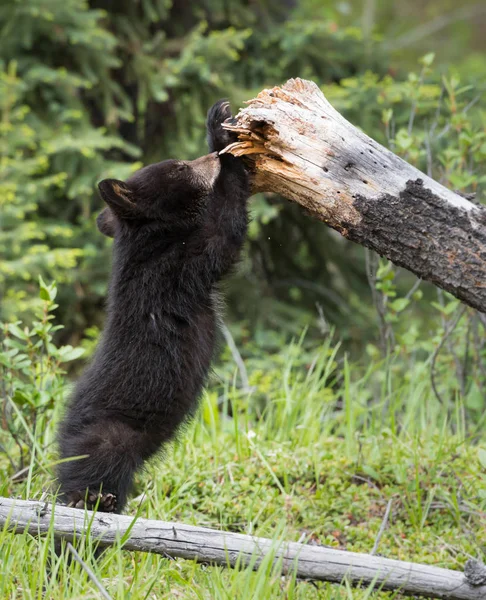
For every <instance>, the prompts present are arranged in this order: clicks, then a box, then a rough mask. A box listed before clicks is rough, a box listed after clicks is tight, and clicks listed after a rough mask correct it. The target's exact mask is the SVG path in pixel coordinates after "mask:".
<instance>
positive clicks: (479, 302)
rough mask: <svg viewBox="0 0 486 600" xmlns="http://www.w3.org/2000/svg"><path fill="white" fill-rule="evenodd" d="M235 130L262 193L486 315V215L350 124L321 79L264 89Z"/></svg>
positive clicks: (234, 149)
mask: <svg viewBox="0 0 486 600" xmlns="http://www.w3.org/2000/svg"><path fill="white" fill-rule="evenodd" d="M225 127H226V128H228V129H230V130H233V131H235V132H236V133H238V134H239V140H240V141H239V142H236V143H234V144H231V145H230V146H228V147H227V148H226V149H225V150H224V152H230V153H232V154H234V155H236V156H245V157H246V159H247V160H248V162H249V164H250V166H251V169H252V171H253V173H254V190H255V191H270V192H275V193H278V194H281V195H282V196H284V197H285V198H288V199H289V200H293V201H295V202H298V203H299V204H301V205H302V206H304V207H305V208H306V209H307V210H308V211H309V212H310V213H311V214H312V215H313V216H315V217H316V218H318V219H320V220H321V221H324V222H325V223H327V225H329V226H330V227H332V228H333V229H335V230H336V231H338V232H339V233H341V234H342V235H343V236H344V237H346V238H347V239H349V240H352V241H354V242H357V243H359V244H362V245H363V246H366V247H368V248H371V249H373V250H375V251H376V252H378V254H380V255H382V256H385V257H386V258H388V259H390V260H391V261H392V262H394V263H395V264H396V265H398V266H401V267H405V268H406V269H408V270H409V271H412V272H413V273H415V274H416V275H417V276H418V277H420V278H421V279H424V280H427V281H431V282H432V283H434V284H436V285H437V286H439V287H441V288H443V289H444V290H446V291H448V292H450V293H451V294H453V295H454V296H456V297H457V298H459V299H460V300H462V301H463V302H464V303H466V304H468V305H470V306H472V307H474V308H476V309H478V310H480V311H483V312H486V210H485V209H484V208H482V207H481V206H477V205H475V204H473V203H472V202H470V201H468V200H467V199H466V198H464V197H462V196H460V195H458V194H456V193H454V192H452V191H450V190H448V189H447V188H445V187H444V186H442V185H441V184H439V183H437V182H436V181H434V180H433V179H431V178H430V177H427V175H425V174H424V173H422V172H421V171H419V170H418V169H416V168H415V167H413V166H412V165H410V164H408V163H407V162H405V161H404V160H402V159H401V158H399V157H398V156H396V155H395V154H393V153H392V152H390V151H389V150H387V149H386V148H384V147H383V146H381V145H380V144H378V143H377V142H376V141H374V140H373V139H371V138H370V137H368V136H367V135H365V134H364V133H363V132H361V131H360V130H359V129H357V128H356V127H354V126H353V125H352V124H351V123H349V122H348V121H347V120H346V119H344V117H342V116H341V115H340V114H339V113H338V112H337V111H336V110H335V109H334V108H333V107H332V106H331V105H330V104H329V102H328V101H327V100H326V98H325V97H324V95H323V94H322V92H321V91H320V89H319V88H318V87H317V85H316V84H314V83H313V82H311V81H305V80H301V79H290V80H289V81H288V82H287V83H286V84H285V85H283V86H282V87H275V88H272V89H266V90H263V91H262V92H261V93H260V94H258V96H257V97H256V98H255V99H254V100H250V101H249V102H248V106H247V107H246V108H244V109H242V110H240V112H239V113H238V114H237V115H236V117H235V119H234V120H233V121H232V122H231V123H227V124H225Z"/></svg>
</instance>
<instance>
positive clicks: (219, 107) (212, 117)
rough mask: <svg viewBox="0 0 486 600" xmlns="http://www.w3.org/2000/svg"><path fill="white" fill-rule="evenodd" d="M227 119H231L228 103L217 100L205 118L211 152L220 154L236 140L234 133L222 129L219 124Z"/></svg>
mask: <svg viewBox="0 0 486 600" xmlns="http://www.w3.org/2000/svg"><path fill="white" fill-rule="evenodd" d="M227 119H231V108H230V105H229V102H228V100H224V99H223V100H218V102H216V104H214V105H213V106H212V107H211V108H210V109H209V112H208V118H207V130H208V145H209V150H210V151H211V152H220V151H221V150H223V148H226V146H228V145H229V144H231V143H232V142H234V141H236V139H237V136H236V135H235V134H234V133H231V132H230V131H227V130H226V129H223V127H222V125H221V124H222V123H224V121H226V120H227Z"/></svg>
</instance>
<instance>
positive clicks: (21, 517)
mask: <svg viewBox="0 0 486 600" xmlns="http://www.w3.org/2000/svg"><path fill="white" fill-rule="evenodd" d="M86 514H87V515H88V518H86ZM52 521H53V527H52V529H53V532H54V535H55V537H56V538H64V539H66V540H69V541H73V540H74V539H77V540H79V539H80V537H82V536H83V535H85V534H86V533H87V532H88V531H89V535H90V536H91V538H92V539H94V540H99V543H100V544H101V545H102V546H109V545H113V544H116V543H117V541H118V540H120V539H122V538H123V539H124V540H125V541H124V543H123V547H124V548H125V549H126V550H138V551H141V552H154V553H157V554H162V555H163V556H166V557H171V558H186V559H189V560H197V561H200V562H205V563H211V564H215V565H222V566H225V567H235V566H237V565H238V564H240V565H244V566H246V565H251V566H252V567H253V568H257V567H258V565H259V564H260V563H261V561H262V560H263V558H264V557H265V556H266V555H268V554H270V555H271V556H272V557H273V563H274V564H279V565H280V568H281V570H282V572H283V573H293V572H295V574H296V576H297V577H300V578H305V579H315V580H322V581H331V582H335V583H341V582H342V581H343V580H347V581H349V582H350V583H352V584H354V585H362V584H370V583H372V582H373V584H374V586H375V587H374V589H377V590H378V589H382V590H400V591H401V592H402V593H403V594H408V595H410V594H420V595H421V596H422V597H424V598H448V599H450V600H480V599H486V574H485V573H484V567H482V566H480V565H478V564H477V563H475V561H470V563H471V564H470V566H469V567H468V570H469V572H470V573H471V575H470V577H469V578H468V577H466V576H465V575H464V574H463V573H460V572H458V571H452V570H449V569H442V568H438V567H432V566H428V565H421V564H417V563H410V562H403V561H399V560H392V559H389V558H382V557H379V556H372V555H370V554H358V553H356V552H346V551H344V550H334V549H332V548H327V547H324V546H310V545H306V544H299V543H296V542H281V541H279V542H275V541H274V540H270V539H266V538H258V537H254V536H250V535H243V534H240V533H230V532H225V531H218V530H216V529H208V528H206V527H196V526H191V525H184V524H182V523H167V522H164V521H153V520H149V519H135V520H134V519H133V518H132V517H129V516H125V515H114V514H107V513H96V514H95V513H93V512H91V511H87V512H86V513H85V511H83V510H79V509H75V508H68V507H66V506H59V505H51V504H49V503H43V502H36V501H26V500H17V499H10V498H0V525H1V526H2V527H7V528H8V529H9V530H11V531H12V532H14V533H22V532H24V531H28V532H29V533H30V534H32V535H41V534H46V533H48V532H49V531H50V529H51V524H52ZM279 561H280V562H279ZM470 582H472V583H470Z"/></svg>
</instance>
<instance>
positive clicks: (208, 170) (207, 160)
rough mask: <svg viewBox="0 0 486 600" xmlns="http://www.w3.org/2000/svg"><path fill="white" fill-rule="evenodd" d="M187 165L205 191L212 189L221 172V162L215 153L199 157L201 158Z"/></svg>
mask: <svg viewBox="0 0 486 600" xmlns="http://www.w3.org/2000/svg"><path fill="white" fill-rule="evenodd" d="M187 164H188V165H189V166H190V167H191V169H192V171H193V173H194V175H196V177H197V179H198V180H199V181H200V183H201V184H202V185H203V186H204V187H205V188H206V189H208V190H209V189H211V188H212V187H213V185H214V182H215V181H216V178H217V177H218V175H219V173H220V171H221V161H220V159H219V156H218V153H217V152H212V153H211V154H205V155H204V156H201V158H197V159H196V160H192V161H190V162H189V163H187Z"/></svg>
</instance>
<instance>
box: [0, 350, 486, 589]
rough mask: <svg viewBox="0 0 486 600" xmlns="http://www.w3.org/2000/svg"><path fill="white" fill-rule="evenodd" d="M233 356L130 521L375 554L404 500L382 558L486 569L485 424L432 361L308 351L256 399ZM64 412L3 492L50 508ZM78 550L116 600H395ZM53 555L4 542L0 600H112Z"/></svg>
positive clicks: (262, 385)
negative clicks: (234, 367)
mask: <svg viewBox="0 0 486 600" xmlns="http://www.w3.org/2000/svg"><path fill="white" fill-rule="evenodd" d="M226 358H227V359H228V360H226V361H225V362H224V363H223V364H222V366H221V367H220V368H219V369H217V377H214V378H213V383H212V384H211V385H210V386H209V389H208V392H207V393H206V395H205V398H204V402H203V405H202V410H201V411H200V414H199V416H198V418H197V419H196V421H195V422H194V423H193V424H191V426H190V427H189V428H188V429H187V430H186V431H185V432H184V435H182V436H181V438H180V440H179V441H178V442H177V443H176V444H174V445H173V446H172V447H171V448H170V449H169V451H168V452H167V454H166V457H165V460H164V461H161V460H157V461H154V462H153V463H152V464H150V465H149V466H148V468H147V470H146V472H145V473H143V474H141V475H139V477H138V478H137V483H136V490H135V494H134V497H133V499H132V500H131V502H130V504H129V506H128V508H127V512H129V513H130V514H133V515H135V514H136V513H137V512H138V514H139V515H140V516H142V517H148V518H152V519H163V520H173V521H181V522H185V523H189V524H195V525H201V526H208V527H214V528H220V529H226V530H230V531H236V532H243V533H251V534H255V535H259V536H264V537H270V538H273V539H275V540H280V539H286V540H292V541H297V540H299V539H303V538H305V540H307V541H308V542H311V543H319V544H326V545H329V546H332V547H335V548H344V549H347V550H354V551H358V552H369V551H370V550H371V548H372V547H373V544H374V541H375V538H376V536H377V533H378V530H379V527H380V524H381V522H382V520H383V516H384V513H385V510H386V506H387V503H388V501H389V500H390V499H391V500H392V511H391V516H390V520H389V523H388V526H387V528H386V530H385V533H384V535H383V537H382V539H381V541H380V545H379V548H378V552H379V553H380V554H382V555H384V556H386V557H390V558H398V559H402V560H410V561H417V562H424V563H428V564H434V565H437V566H442V567H448V568H452V569H461V568H462V566H463V564H464V562H465V561H466V560H467V558H468V557H471V556H473V557H476V558H483V557H484V550H485V548H486V475H485V467H486V465H484V464H481V460H480V459H482V460H483V463H484V462H485V461H484V453H482V452H481V448H484V447H486V435H485V432H484V421H483V420H481V419H472V418H470V417H469V416H468V413H467V410H466V408H465V407H464V406H462V405H461V404H460V402H459V401H457V402H454V401H453V400H450V404H449V405H448V406H447V407H444V406H442V405H441V404H440V403H439V402H438V400H437V399H436V397H435V395H434V394H433V393H432V391H431V386H430V376H429V375H430V373H429V371H430V370H429V362H428V361H429V359H428V358H425V359H424V360H423V361H422V362H420V361H417V360H415V359H414V362H413V363H412V361H410V364H409V363H408V362H407V359H406V358H404V357H403V356H400V357H398V356H396V357H392V358H390V359H389V360H388V361H384V362H376V361H372V360H371V359H369V358H368V359H366V360H368V361H369V363H368V364H362V365H361V366H360V365H355V364H349V363H348V361H347V360H345V359H344V358H343V355H342V353H341V352H340V350H339V348H337V347H336V346H334V345H333V344H332V343H331V341H330V340H329V339H327V340H326V341H324V342H323V343H322V345H321V346H319V347H317V348H314V349H313V350H310V351H309V350H304V348H303V347H302V344H301V343H300V342H299V343H295V344H292V345H290V346H289V347H287V348H284V349H282V351H281V352H279V353H276V354H275V355H273V356H267V357H265V358H264V359H263V358H258V357H256V358H255V359H254V360H251V361H248V365H247V366H248V369H249V377H250V385H251V386H252V391H251V392H249V393H242V392H241V390H239V389H238V388H237V386H236V382H237V381H238V374H237V373H234V372H232V371H230V370H229V365H230V363H231V359H230V358H229V357H226ZM60 410H61V407H60V406H57V407H56V409H55V414H54V417H53V418H52V416H51V415H46V416H45V417H43V416H40V417H39V418H38V420H37V432H38V435H37V438H38V439H41V438H42V444H41V443H40V442H39V443H38V444H37V446H38V449H37V452H36V453H35V454H34V456H33V458H32V460H31V468H30V470H29V473H28V477H27V478H26V480H24V481H23V482H22V483H17V484H14V483H13V482H12V480H11V475H12V470H11V468H10V467H9V464H8V462H7V460H6V459H5V460H4V459H2V458H1V457H0V467H1V469H2V475H3V477H2V484H0V494H1V495H3V496H18V497H22V498H25V499H26V498H39V497H40V495H41V493H42V491H43V489H46V488H47V487H48V486H49V485H51V484H52V472H53V467H52V463H53V461H54V460H55V455H54V453H53V445H52V441H53V439H54V437H53V436H54V431H55V429H54V424H55V422H56V421H57V420H58V419H59V415H60ZM40 434H42V436H41V437H40ZM33 435H35V434H33ZM1 441H2V443H3V444H4V445H5V446H6V447H7V449H9V451H10V453H11V454H14V453H15V445H14V444H13V442H12V441H10V442H9V438H8V436H6V435H3V436H2V440H1ZM8 444H10V446H8ZM483 452H484V451H483ZM76 547H77V549H78V551H79V552H80V554H81V555H82V556H83V557H84V560H85V561H86V562H87V563H88V564H89V565H90V567H91V569H92V570H93V571H94V572H95V574H96V576H97V578H98V579H99V581H100V582H102V584H103V585H104V587H105V588H106V590H107V591H108V593H109V594H110V596H111V597H112V598H127V599H134V600H135V599H137V600H138V599H140V600H141V599H144V598H147V599H148V598H154V599H155V598H157V599H159V598H167V599H169V598H170V599H173V598H195V599H233V598H236V599H250V598H251V599H253V598H257V599H260V598H262V599H272V598H288V599H294V598H295V599H304V598H305V599H313V598H320V599H329V600H331V599H332V600H336V599H340V598H346V599H360V600H361V599H365V598H393V597H398V596H397V594H395V595H394V594H392V593H386V592H380V591H379V590H373V589H372V586H370V587H368V588H367V589H366V588H364V589H353V588H351V587H350V586H349V585H348V584H347V582H343V583H342V584H341V585H339V586H338V585H332V584H327V583H320V582H318V583H315V584H314V583H310V582H304V581H297V580H296V579H295V577H293V576H285V577H283V576H281V574H280V573H279V572H278V569H277V570H276V569H274V568H272V564H271V561H270V560H268V561H264V562H263V563H262V565H261V566H260V568H259V569H258V570H257V571H252V570H251V569H249V568H243V567H241V568H239V569H236V570H231V569H224V568H220V567H211V566H204V565H198V564H195V563H193V562H191V561H184V560H176V561H172V560H169V559H166V558H163V557H161V556H156V555H146V554H142V553H129V552H124V551H123V550H121V549H120V548H112V549H110V550H108V551H107V552H106V553H105V554H104V555H103V556H102V558H101V559H100V560H99V561H98V562H95V561H93V560H92V558H91V553H92V548H91V547H90V545H89V542H88V541H86V540H79V541H78V543H77V544H76ZM53 556H54V555H53V539H52V536H46V537H45V538H42V539H36V538H34V537H31V536H29V535H26V534H24V535H12V534H11V533H8V532H5V531H4V532H3V533H2V534H0V598H2V599H3V598H19V599H20V598H22V599H23V598H25V599H27V598H28V599H34V598H39V599H40V598H49V599H53V600H56V599H61V598H62V599H68V598H72V599H74V598H76V599H88V598H99V597H100V594H99V592H98V591H97V589H96V587H95V586H94V585H93V583H92V582H91V581H90V580H89V578H88V576H87V575H86V573H85V572H84V571H83V570H82V569H81V567H80V565H78V564H76V563H73V564H70V565H68V564H67V563H66V561H65V560H63V559H61V560H59V559H56V558H55V557H54V558H53ZM49 559H53V560H54V564H53V568H54V570H55V571H57V577H56V578H49V576H48V574H47V573H48V570H47V564H48V561H49Z"/></svg>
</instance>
